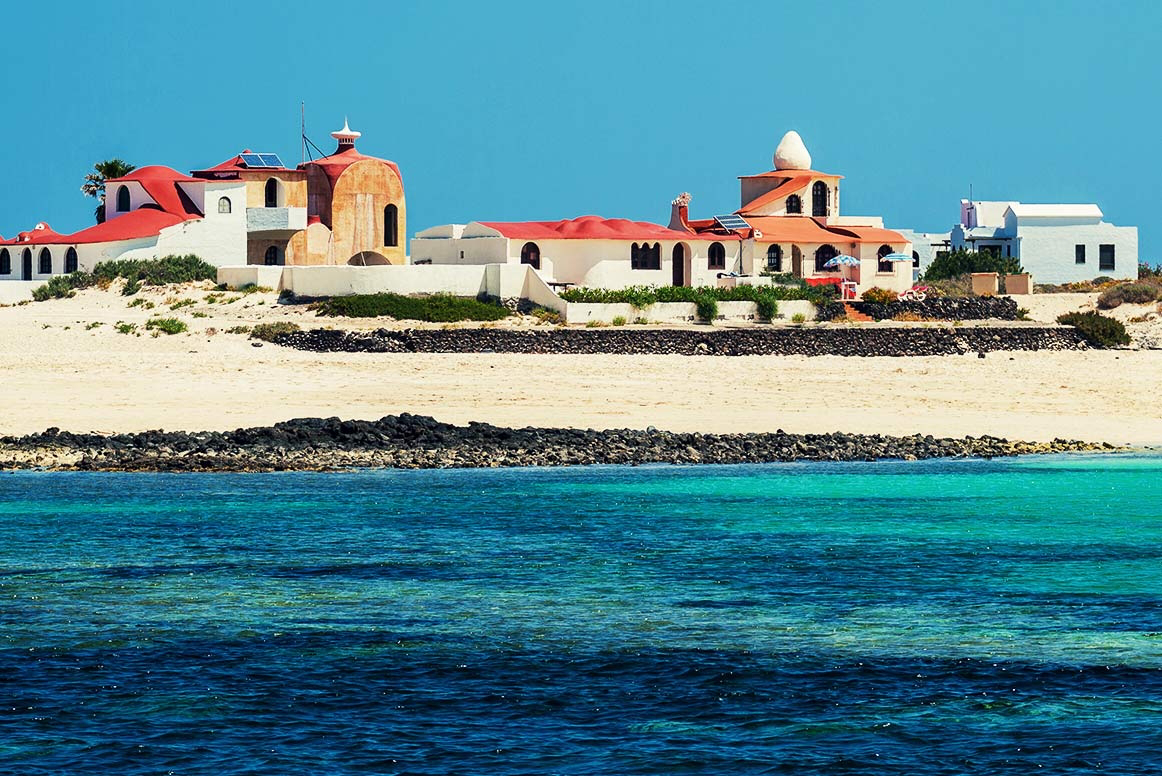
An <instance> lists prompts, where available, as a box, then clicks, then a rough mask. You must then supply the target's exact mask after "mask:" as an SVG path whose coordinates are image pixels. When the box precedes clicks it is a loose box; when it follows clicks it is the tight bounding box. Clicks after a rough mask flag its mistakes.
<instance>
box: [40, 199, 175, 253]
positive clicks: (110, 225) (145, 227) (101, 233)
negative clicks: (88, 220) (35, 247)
mask: <svg viewBox="0 0 1162 776" xmlns="http://www.w3.org/2000/svg"><path fill="white" fill-rule="evenodd" d="M189 220H191V219H189V218H187V217H186V216H179V215H175V214H173V213H166V212H165V211H162V210H155V209H153V208H150V207H147V208H141V209H140V210H133V211H130V212H128V213H125V214H124V215H121V216H118V217H117V218H114V219H113V220H111V221H106V222H105V223H103V224H97V225H96V226H90V227H89V228H88V229H82V230H81V231H79V232H76V233H75V234H71V235H68V236H67V237H64V238H62V239H60V240H57V242H60V243H78V244H80V243H101V242H117V241H119V240H137V239H141V238H143V237H156V236H157V235H158V234H160V233H161V230H162V229H165V228H166V227H167V226H173V225H174V224H180V223H182V222H183V221H189Z"/></svg>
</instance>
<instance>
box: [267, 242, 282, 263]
mask: <svg viewBox="0 0 1162 776" xmlns="http://www.w3.org/2000/svg"><path fill="white" fill-rule="evenodd" d="M263 261H264V262H265V264H266V266H268V267H273V266H275V265H277V264H282V255H281V252H280V251H279V249H278V246H277V245H272V246H270V247H269V248H267V249H266V256H265V257H264V258H263Z"/></svg>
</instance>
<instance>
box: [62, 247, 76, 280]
mask: <svg viewBox="0 0 1162 776" xmlns="http://www.w3.org/2000/svg"><path fill="white" fill-rule="evenodd" d="M76 271H77V249H76V248H69V249H68V251H67V252H66V253H65V274H68V273H69V272H76Z"/></svg>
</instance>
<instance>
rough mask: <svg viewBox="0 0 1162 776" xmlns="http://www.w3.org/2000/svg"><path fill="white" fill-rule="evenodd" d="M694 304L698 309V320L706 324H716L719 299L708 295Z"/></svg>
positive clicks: (696, 300)
mask: <svg viewBox="0 0 1162 776" xmlns="http://www.w3.org/2000/svg"><path fill="white" fill-rule="evenodd" d="M694 304H695V306H696V307H697V308H698V320H700V321H703V322H705V323H714V319H715V318H717V317H718V300H717V299H715V298H714V297H713V296H711V295H710V294H706V295H705V296H700V297H698V298H697V299H695V300H694Z"/></svg>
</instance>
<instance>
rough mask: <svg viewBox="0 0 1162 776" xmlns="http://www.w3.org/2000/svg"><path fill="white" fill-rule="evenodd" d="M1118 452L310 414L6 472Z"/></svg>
mask: <svg viewBox="0 0 1162 776" xmlns="http://www.w3.org/2000/svg"><path fill="white" fill-rule="evenodd" d="M1112 449H1114V448H1113V447H1112V446H1110V445H1102V444H1093V443H1088V442H1079V441H1075V440H1062V439H1058V440H1054V441H1053V442H1048V443H1035V442H1019V441H1010V440H1007V439H1000V438H997V437H990V436H982V437H964V438H959V439H955V438H936V437H932V436H921V435H913V436H905V437H891V436H882V435H879V434H873V435H866V434H845V433H828V434H787V433H784V432H782V431H777V432H774V433H756V434H686V433H673V432H669V431H657V430H653V429H648V430H635V429H618V430H608V431H594V430H581V429H566V428H520V429H516V428H503V427H498V426H492V425H489V424H487V423H470V424H469V425H467V426H454V425H450V424H447V423H441V422H439V421H437V420H435V419H433V418H430V417H425V416H419V415H410V414H406V413H405V414H402V415H398V416H387V417H384V418H381V419H379V420H370V421H368V420H340V419H339V418H302V419H297V420H290V421H287V422H285V423H278V424H276V425H274V426H268V427H259V428H243V429H237V430H235V431H226V432H192V433H186V432H167V431H145V432H140V433H134V434H115V435H110V436H105V435H99V434H74V433H69V432H63V431H59V430H58V429H48V430H47V431H45V432H42V433H40V434H32V435H29V436H24V437H0V468H2V469H52V470H66V471H149V472H207V471H230V472H259V471H287V470H295V471H329V470H335V469H346V468H356V467H372V468H401V469H434V468H490V467H511V466H580V465H592V464H650V463H669V464H693V463H698V464H728V463H767V462H775V461H863V460H877V459H903V460H918V459H926V458H948V457H982V458H993V457H1002V456H1012V455H1023V454H1037V453H1057V452H1082V451H1097V450H1112Z"/></svg>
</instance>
